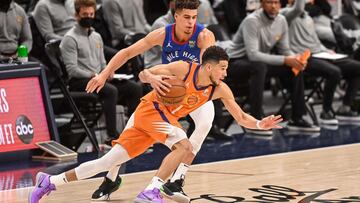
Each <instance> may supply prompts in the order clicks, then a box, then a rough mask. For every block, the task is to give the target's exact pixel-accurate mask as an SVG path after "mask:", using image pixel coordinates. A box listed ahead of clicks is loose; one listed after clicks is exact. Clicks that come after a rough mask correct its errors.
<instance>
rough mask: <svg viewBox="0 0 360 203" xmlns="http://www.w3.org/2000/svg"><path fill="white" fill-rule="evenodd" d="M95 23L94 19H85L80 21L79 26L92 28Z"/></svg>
mask: <svg viewBox="0 0 360 203" xmlns="http://www.w3.org/2000/svg"><path fill="white" fill-rule="evenodd" d="M94 22H95V21H94V18H89V17H85V18H81V19H80V21H79V25H80V26H81V27H84V28H90V27H91V26H92V25H93V24H94Z"/></svg>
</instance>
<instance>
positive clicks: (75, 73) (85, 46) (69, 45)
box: [60, 0, 142, 143]
mask: <svg viewBox="0 0 360 203" xmlns="http://www.w3.org/2000/svg"><path fill="white" fill-rule="evenodd" d="M95 9H96V2H95V0H76V2H75V10H76V21H77V23H76V24H75V25H74V27H73V28H71V29H70V30H69V31H68V32H67V33H66V34H65V36H64V39H63V40H62V42H61V44H60V50H61V55H62V57H63V61H64V64H65V65H66V69H67V72H68V74H69V77H70V82H69V85H70V89H71V90H77V91H85V87H86V85H87V83H88V81H89V80H90V79H91V78H92V77H94V76H95V75H96V74H98V73H100V71H101V70H103V69H104V68H105V66H106V62H105V57H104V51H103V41H102V39H101V36H100V35H99V34H98V33H97V32H95V31H94V29H93V28H92V27H91V25H92V24H93V22H94V17H95ZM112 76H113V75H112ZM112 76H111V77H110V78H109V81H108V82H106V83H105V86H104V87H103V88H102V89H101V91H99V92H98V95H99V97H100V99H101V100H103V109H104V114H105V120H106V129H107V134H108V136H109V138H108V139H107V142H106V143H110V142H109V141H110V140H111V139H114V138H117V137H118V132H117V131H116V104H117V101H118V99H120V102H121V103H123V104H126V106H127V107H128V115H131V114H132V113H133V112H134V110H135V108H136V106H137V104H138V103H139V101H140V97H141V96H142V87H141V85H139V84H137V83H135V82H133V81H130V80H122V81H118V80H115V79H113V80H112Z"/></svg>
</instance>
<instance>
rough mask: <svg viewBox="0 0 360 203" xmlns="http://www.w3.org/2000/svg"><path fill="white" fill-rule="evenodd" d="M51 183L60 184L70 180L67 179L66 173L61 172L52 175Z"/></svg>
mask: <svg viewBox="0 0 360 203" xmlns="http://www.w3.org/2000/svg"><path fill="white" fill-rule="evenodd" d="M50 183H52V184H54V185H55V186H59V185H63V184H65V183H68V180H67V179H66V176H65V173H61V174H59V175H55V176H50Z"/></svg>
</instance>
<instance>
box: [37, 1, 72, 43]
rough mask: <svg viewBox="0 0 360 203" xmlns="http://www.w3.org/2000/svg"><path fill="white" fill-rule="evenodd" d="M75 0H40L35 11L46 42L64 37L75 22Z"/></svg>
mask: <svg viewBox="0 0 360 203" xmlns="http://www.w3.org/2000/svg"><path fill="white" fill-rule="evenodd" d="M74 14H75V10H74V0H40V1H39V2H38V3H37V4H36V6H35V10H34V13H33V16H34V20H35V23H36V26H37V27H38V29H39V31H40V33H41V35H42V36H43V38H44V39H45V41H46V42H49V41H50V40H52V39H60V40H61V39H62V38H63V36H64V35H65V33H66V32H67V31H69V30H70V29H71V28H72V27H73V26H74V24H75V22H76V21H75V17H74Z"/></svg>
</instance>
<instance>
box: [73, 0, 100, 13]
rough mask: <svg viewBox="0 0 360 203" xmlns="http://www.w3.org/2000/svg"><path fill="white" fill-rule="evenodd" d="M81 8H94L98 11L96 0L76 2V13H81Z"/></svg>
mask: <svg viewBox="0 0 360 203" xmlns="http://www.w3.org/2000/svg"><path fill="white" fill-rule="evenodd" d="M81 7H93V8H94V10H95V11H96V0H75V11H76V13H79V12H80V8H81Z"/></svg>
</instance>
